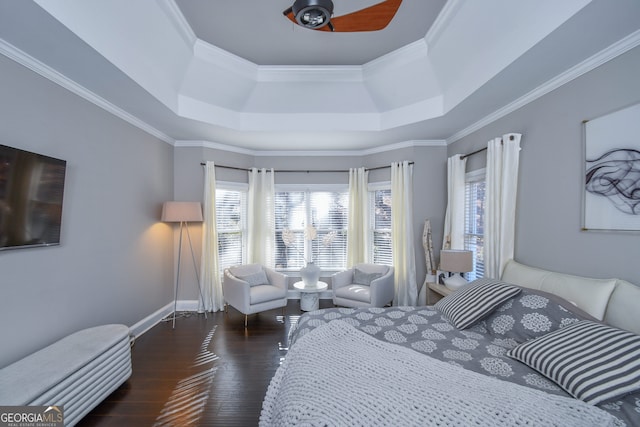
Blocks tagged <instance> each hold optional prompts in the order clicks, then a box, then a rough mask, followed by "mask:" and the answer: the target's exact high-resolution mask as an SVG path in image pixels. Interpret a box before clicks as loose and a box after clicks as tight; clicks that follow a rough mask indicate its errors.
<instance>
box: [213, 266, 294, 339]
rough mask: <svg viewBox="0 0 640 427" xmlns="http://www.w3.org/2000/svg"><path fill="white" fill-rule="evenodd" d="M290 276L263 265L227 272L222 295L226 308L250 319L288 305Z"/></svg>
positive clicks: (231, 269) (236, 267)
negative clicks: (249, 316) (256, 314)
mask: <svg viewBox="0 0 640 427" xmlns="http://www.w3.org/2000/svg"><path fill="white" fill-rule="evenodd" d="M287 286H288V283H287V276H286V275H284V274H282V273H279V272H277V271H275V270H273V269H271V268H268V267H264V266H262V265H260V264H245V265H236V266H233V267H229V268H226V269H225V270H224V278H223V279H222V292H223V294H224V299H225V301H226V303H227V304H229V305H231V306H232V307H234V308H235V309H237V310H238V311H239V312H241V313H243V314H244V327H245V328H246V327H247V316H248V315H249V314H254V313H258V312H260V311H265V310H271V309H274V308H279V307H285V306H286V305H287Z"/></svg>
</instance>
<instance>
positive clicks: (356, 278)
mask: <svg viewBox="0 0 640 427" xmlns="http://www.w3.org/2000/svg"><path fill="white" fill-rule="evenodd" d="M379 277H382V273H365V272H364V271H362V270H360V269H358V268H356V269H355V270H354V272H353V283H355V284H356V285H366V286H369V285H370V284H371V282H373V281H374V280H376V279H377V278H379Z"/></svg>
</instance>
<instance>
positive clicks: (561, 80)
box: [446, 30, 640, 144]
mask: <svg viewBox="0 0 640 427" xmlns="http://www.w3.org/2000/svg"><path fill="white" fill-rule="evenodd" d="M638 45H640V30H638V31H635V32H633V33H631V34H630V35H628V36H627V37H625V38H623V39H621V40H619V41H617V42H616V43H614V44H612V45H611V46H609V47H607V48H605V49H603V50H601V51H600V52H598V53H596V54H595V55H593V56H591V57H589V58H587V59H585V60H584V61H582V62H581V63H579V64H577V65H575V66H573V67H571V68H569V69H568V70H566V71H565V72H563V73H561V74H559V75H557V76H556V77H554V78H552V79H551V80H548V81H547V82H546V83H543V84H542V85H540V86H538V87H537V88H535V89H533V90H532V91H530V92H529V93H527V94H525V95H523V96H521V97H520V98H518V99H516V100H515V101H513V102H511V103H509V104H507V105H505V106H504V107H502V108H500V109H498V110H496V111H494V112H493V113H491V114H489V115H488V116H485V117H484V118H482V119H480V120H478V121H477V122H475V123H474V124H472V125H471V126H468V127H466V128H465V129H462V130H460V131H458V132H456V133H455V134H453V135H451V136H450V137H449V138H447V140H446V141H447V144H451V143H454V142H456V141H458V140H460V139H462V138H464V137H465V136H468V135H470V134H472V133H473V132H475V131H477V130H479V129H482V128H483V127H485V126H487V125H489V124H491V123H493V122H495V121H496V120H498V119H501V118H502V117H504V116H506V115H507V114H510V113H512V112H514V111H516V110H517V109H519V108H521V107H524V106H525V105H527V104H529V103H530V102H533V101H535V100H536V99H538V98H540V97H542V96H544V95H546V94H548V93H549V92H551V91H553V90H555V89H557V88H559V87H561V86H563V85H565V84H567V83H569V82H570V81H572V80H575V79H577V78H578V77H580V76H582V75H583V74H586V73H588V72H589V71H592V70H594V69H595V68H597V67H599V66H601V65H603V64H605V63H607V62H609V61H611V60H612V59H614V58H616V57H618V56H620V55H622V54H624V53H625V52H628V51H629V50H631V49H633V48H634V47H637V46H638Z"/></svg>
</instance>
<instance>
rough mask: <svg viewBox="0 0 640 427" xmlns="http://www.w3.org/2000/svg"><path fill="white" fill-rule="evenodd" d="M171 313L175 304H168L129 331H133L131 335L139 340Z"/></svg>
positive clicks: (131, 327)
mask: <svg viewBox="0 0 640 427" xmlns="http://www.w3.org/2000/svg"><path fill="white" fill-rule="evenodd" d="M171 313H173V302H170V303H168V304H167V305H165V306H164V307H162V308H160V309H158V310H156V311H154V312H153V313H151V314H150V315H148V316H147V317H145V318H143V319H141V320H140V321H139V322H137V323H135V324H134V325H132V326H130V327H129V330H130V331H131V334H133V336H135V337H136V338H137V337H139V336H141V335H142V334H144V333H145V332H147V331H148V330H149V329H151V328H153V327H154V326H155V325H157V324H158V323H160V321H161V320H162V319H164V318H165V317H166V316H168V315H169V314H171Z"/></svg>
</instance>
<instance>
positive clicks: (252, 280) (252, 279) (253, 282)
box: [236, 269, 269, 286]
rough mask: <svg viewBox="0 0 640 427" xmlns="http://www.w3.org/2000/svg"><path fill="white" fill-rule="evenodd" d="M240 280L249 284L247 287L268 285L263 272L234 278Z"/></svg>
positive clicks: (265, 274)
mask: <svg viewBox="0 0 640 427" xmlns="http://www.w3.org/2000/svg"><path fill="white" fill-rule="evenodd" d="M236 277H237V278H238V279H240V280H244V281H245V282H247V283H248V284H249V286H258V285H268V284H269V279H268V278H267V273H265V272H264V270H262V269H261V270H260V271H258V272H257V273H253V274H247V275H244V276H236Z"/></svg>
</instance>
